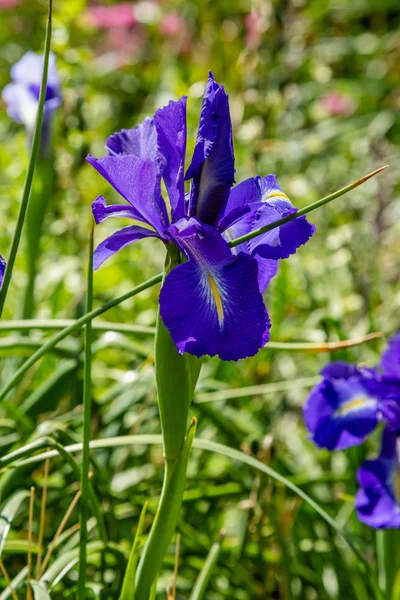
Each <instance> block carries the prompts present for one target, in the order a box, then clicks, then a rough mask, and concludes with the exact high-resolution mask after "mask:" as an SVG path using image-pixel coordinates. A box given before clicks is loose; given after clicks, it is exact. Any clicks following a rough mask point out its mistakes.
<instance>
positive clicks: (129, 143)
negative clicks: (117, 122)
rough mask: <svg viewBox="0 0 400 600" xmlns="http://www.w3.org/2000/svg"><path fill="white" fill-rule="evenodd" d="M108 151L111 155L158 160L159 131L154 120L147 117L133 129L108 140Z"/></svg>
mask: <svg viewBox="0 0 400 600" xmlns="http://www.w3.org/2000/svg"><path fill="white" fill-rule="evenodd" d="M106 150H108V152H109V153H110V154H111V155H114V156H115V155H124V154H125V155H126V154H127V155H129V154H131V155H133V156H137V157H138V158H150V159H151V160H153V161H155V160H156V158H157V151H158V149H157V130H156V127H155V125H154V122H153V119H150V117H147V118H146V119H145V120H144V121H143V123H140V124H139V125H137V126H136V127H134V128H133V129H122V130H121V131H118V132H117V133H114V134H113V135H110V137H109V138H108V139H107V142H106Z"/></svg>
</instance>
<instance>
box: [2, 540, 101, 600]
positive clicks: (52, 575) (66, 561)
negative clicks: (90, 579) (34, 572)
mask: <svg viewBox="0 0 400 600" xmlns="http://www.w3.org/2000/svg"><path fill="white" fill-rule="evenodd" d="M105 547H106V546H105V545H104V544H103V542H91V543H89V544H88V545H87V546H86V553H87V555H88V556H89V555H90V554H95V553H96V552H101V551H102V550H104V548H105ZM78 562H79V548H74V549H73V550H71V551H70V552H64V553H63V552H62V553H61V554H60V556H58V557H57V558H56V560H55V561H54V562H53V564H52V565H51V566H50V567H49V568H48V569H46V571H45V572H44V573H43V575H42V576H41V578H40V580H39V581H41V582H43V583H44V582H46V584H47V585H48V587H49V588H50V589H51V588H53V587H55V586H56V585H57V583H59V582H60V581H61V580H62V578H63V577H64V576H65V575H66V574H67V573H69V571H70V570H71V569H72V568H73V567H75V565H77V564H78ZM0 600H2V598H1V597H0Z"/></svg>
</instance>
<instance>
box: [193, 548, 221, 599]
mask: <svg viewBox="0 0 400 600" xmlns="http://www.w3.org/2000/svg"><path fill="white" fill-rule="evenodd" d="M220 551H221V542H215V544H213V545H212V546H211V549H210V552H209V553H208V556H207V559H206V562H205V563H204V566H203V568H202V570H201V571H200V573H199V576H198V577H197V580H196V583H195V584H194V588H193V590H192V593H191V594H190V598H189V600H202V599H203V598H204V594H205V593H206V590H207V586H208V584H209V581H210V579H211V575H212V573H213V570H214V568H215V566H216V564H217V560H218V556H219V553H220Z"/></svg>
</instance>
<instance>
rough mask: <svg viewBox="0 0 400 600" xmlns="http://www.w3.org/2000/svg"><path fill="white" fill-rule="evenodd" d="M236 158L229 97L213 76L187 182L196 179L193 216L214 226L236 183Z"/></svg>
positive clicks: (203, 109)
mask: <svg viewBox="0 0 400 600" xmlns="http://www.w3.org/2000/svg"><path fill="white" fill-rule="evenodd" d="M234 163H235V157H234V153H233V142H232V123H231V118H230V113H229V103H228V96H227V94H226V93H225V91H224V88H223V86H220V85H218V84H217V83H216V81H215V79H214V77H213V75H212V73H210V75H209V78H208V82H207V86H206V90H205V93H204V98H203V104H202V108H201V114H200V123H199V130H198V134H197V140H196V146H195V150H194V153H193V158H192V162H191V164H190V166H189V168H188V170H187V172H186V177H185V179H193V182H192V187H191V192H190V194H191V197H190V209H189V214H190V215H192V216H193V215H196V217H197V218H198V219H200V220H201V221H203V223H210V224H214V223H215V221H216V219H217V216H218V214H219V213H220V211H221V208H222V207H223V206H224V205H225V204H226V202H227V201H228V198H229V193H230V189H231V187H232V184H233V183H234V174H235V167H234Z"/></svg>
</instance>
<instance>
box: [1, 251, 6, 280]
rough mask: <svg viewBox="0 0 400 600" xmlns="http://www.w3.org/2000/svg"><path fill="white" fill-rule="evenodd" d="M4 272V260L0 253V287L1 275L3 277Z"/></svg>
mask: <svg viewBox="0 0 400 600" xmlns="http://www.w3.org/2000/svg"><path fill="white" fill-rule="evenodd" d="M5 272H6V261H5V260H4V258H3V257H2V256H1V254H0V288H1V286H2V283H3V277H4V273H5Z"/></svg>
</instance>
